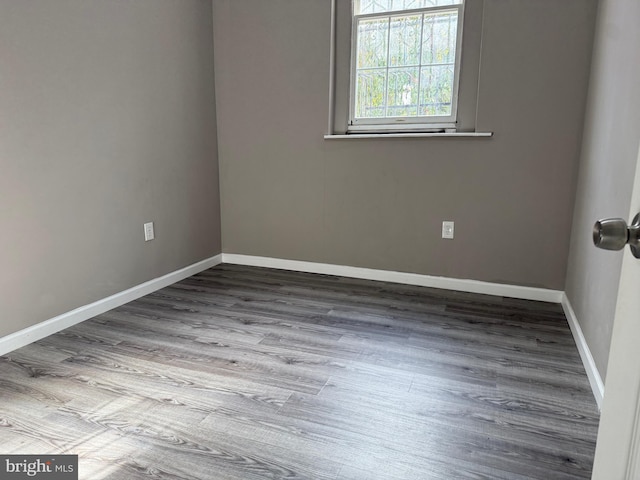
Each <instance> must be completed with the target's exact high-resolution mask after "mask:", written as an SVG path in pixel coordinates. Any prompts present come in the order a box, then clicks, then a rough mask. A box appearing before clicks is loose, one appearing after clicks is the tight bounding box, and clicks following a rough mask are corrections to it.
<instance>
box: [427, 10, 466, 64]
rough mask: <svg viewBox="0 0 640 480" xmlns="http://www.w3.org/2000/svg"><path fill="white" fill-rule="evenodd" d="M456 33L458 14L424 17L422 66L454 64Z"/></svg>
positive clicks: (450, 13)
mask: <svg viewBox="0 0 640 480" xmlns="http://www.w3.org/2000/svg"><path fill="white" fill-rule="evenodd" d="M457 33H458V12H443V13H433V14H427V15H425V16H424V27H423V31H422V64H423V65H426V64H443V63H451V64H452V63H455V61H456V38H457Z"/></svg>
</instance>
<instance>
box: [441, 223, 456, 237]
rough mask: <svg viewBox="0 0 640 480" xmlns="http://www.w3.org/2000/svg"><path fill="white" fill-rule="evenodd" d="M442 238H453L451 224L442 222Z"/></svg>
mask: <svg viewBox="0 0 640 480" xmlns="http://www.w3.org/2000/svg"><path fill="white" fill-rule="evenodd" d="M442 238H449V239H452V238H453V222H442Z"/></svg>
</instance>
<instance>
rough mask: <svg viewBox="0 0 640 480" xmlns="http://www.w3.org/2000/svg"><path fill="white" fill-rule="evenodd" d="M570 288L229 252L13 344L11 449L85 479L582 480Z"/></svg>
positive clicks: (589, 458)
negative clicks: (429, 277) (557, 299)
mask: <svg viewBox="0 0 640 480" xmlns="http://www.w3.org/2000/svg"><path fill="white" fill-rule="evenodd" d="M598 422H599V415H598V410H597V407H596V405H595V401H594V399H593V395H592V393H591V390H590V386H589V382H588V379H587V377H586V373H585V371H584V368H583V366H582V363H581V360H580V357H579V354H578V352H577V348H576V346H575V343H574V342H573V338H572V336H571V332H570V330H569V327H568V324H567V321H566V319H565V317H564V315H563V313H562V309H561V307H560V306H559V305H557V304H551V303H544V302H533V301H528V300H518V299H510V298H502V297H495V296H490V295H477V294H470V293H463V292H454V291H442V290H437V289H433V288H424V287H417V286H410V285H400V284H389V283H383V282H372V281H367V280H360V279H350V278H342V277H336V276H332V275H316V274H307V273H299V272H289V271H284V270H272V269H265V268H254V267H244V266H235V265H220V266H217V267H215V268H212V269H209V270H206V271H204V272H201V273H199V274H197V275H194V276H192V277H190V278H188V279H185V280H183V281H182V282H179V283H177V284H175V285H172V286H169V287H167V288H165V289H162V290H160V291H158V292H155V293H153V294H150V295H148V296H146V297H143V298H140V299H138V300H136V301H134V302H131V303H129V304H127V305H123V306H122V307H119V308H117V309H115V310H112V311H110V312H107V313H105V314H103V315H100V316H98V317H96V318H94V319H91V320H88V321H86V322H84V323H82V324H79V325H76V326H74V327H71V328H68V329H66V330H64V331H62V332H59V333H58V334H55V335H52V336H50V337H47V338H45V339H43V340H41V341H39V342H36V343H35V344H32V345H29V346H27V347H24V348H21V349H19V350H16V351H15V352H11V353H10V354H8V355H5V356H4V357H0V453H22V454H39V453H41V454H42V453H52V454H53V453H76V454H78V455H79V456H80V478H82V479H87V480H104V479H112V480H136V479H146V480H149V479H185V480H187V479H188V480H195V479H197V480H207V479H212V480H220V479H222V480H258V479H264V478H287V479H313V480H355V479H359V480H360V479H362V480H365V479H366V480H371V479H388V480H400V479H402V480H409V479H420V480H424V479H434V480H449V479H475V480H478V479H486V480H556V479H557V480H576V479H588V478H590V473H591V467H592V462H593V453H594V449H595V440H596V436H597V429H598Z"/></svg>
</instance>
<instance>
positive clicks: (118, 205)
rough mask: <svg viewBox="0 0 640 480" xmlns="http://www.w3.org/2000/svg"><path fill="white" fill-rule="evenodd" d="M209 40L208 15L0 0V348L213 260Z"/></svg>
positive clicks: (141, 2) (97, 3)
mask: <svg viewBox="0 0 640 480" xmlns="http://www.w3.org/2000/svg"><path fill="white" fill-rule="evenodd" d="M212 36H213V32H212V11H211V2H210V1H209V0H180V1H176V0H135V1H131V0H109V1H103V0H56V1H55V2H52V1H50V0H0V199H1V201H0V232H1V233H0V265H2V268H0V292H2V298H1V299H0V336H3V335H6V334H9V333H12V332H15V331H17V330H20V329H22V328H25V327H28V326H30V325H33V324H35V323H38V322H40V321H43V320H46V319H48V318H51V317H53V316H55V315H58V314H60V313H63V312H67V311H69V310H72V309H74V308H76V307H79V306H81V305H85V304H87V303H90V302H93V301H96V300H99V299H102V298H104V297H107V296H109V295H111V294H113V293H116V292H119V291H122V290H125V289H127V288H129V287H131V286H134V285H136V284H139V283H142V282H144V281H146V280H149V279H152V278H155V277H158V276H161V275H163V274H166V273H168V272H171V271H174V270H176V269H179V268H181V267H184V266H186V265H189V264H192V263H194V262H197V261H199V260H202V259H204V258H207V257H209V256H212V255H215V254H217V253H219V252H220V223H219V196H218V187H217V185H218V167H217V158H216V148H217V146H216V125H215V99H214V89H213V43H212ZM145 221H154V222H155V226H156V237H157V238H156V240H154V241H152V242H149V243H145V242H144V241H143V240H144V236H143V228H142V224H143V222H145Z"/></svg>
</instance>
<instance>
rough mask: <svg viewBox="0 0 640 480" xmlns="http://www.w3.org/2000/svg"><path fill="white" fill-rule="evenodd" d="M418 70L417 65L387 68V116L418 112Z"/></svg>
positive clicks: (404, 115) (409, 114)
mask: <svg viewBox="0 0 640 480" xmlns="http://www.w3.org/2000/svg"><path fill="white" fill-rule="evenodd" d="M418 70H419V69H418V67H410V68H390V69H389V82H388V87H387V92H388V93H387V117H406V116H416V115H417V114H418Z"/></svg>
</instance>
